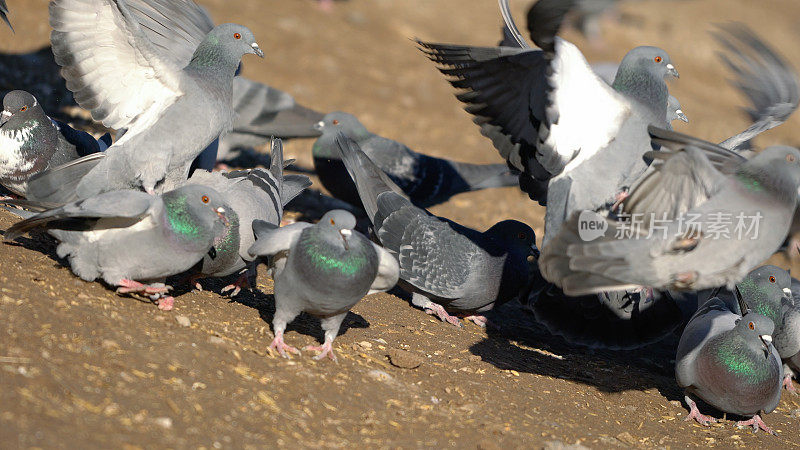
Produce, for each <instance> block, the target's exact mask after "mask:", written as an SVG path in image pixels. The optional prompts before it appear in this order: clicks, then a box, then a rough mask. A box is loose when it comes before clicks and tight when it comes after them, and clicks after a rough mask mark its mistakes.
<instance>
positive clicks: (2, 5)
mask: <svg viewBox="0 0 800 450" xmlns="http://www.w3.org/2000/svg"><path fill="white" fill-rule="evenodd" d="M0 19H3V22H5V23H6V25H8V28H11V31H14V27H12V26H11V21H10V20H8V5H6V0H0Z"/></svg>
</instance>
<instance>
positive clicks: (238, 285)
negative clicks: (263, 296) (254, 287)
mask: <svg viewBox="0 0 800 450" xmlns="http://www.w3.org/2000/svg"><path fill="white" fill-rule="evenodd" d="M250 287H251V285H250V271H249V270H248V269H245V270H244V272H242V274H241V275H239V278H237V279H236V281H234V282H233V284H229V285H227V286H225V287H224V288H222V291H221V292H222V293H223V294H224V293H226V292H228V291H231V290H232V291H233V292H231V297H236V295H237V294H239V292H241V290H242V289H243V288H244V289H250Z"/></svg>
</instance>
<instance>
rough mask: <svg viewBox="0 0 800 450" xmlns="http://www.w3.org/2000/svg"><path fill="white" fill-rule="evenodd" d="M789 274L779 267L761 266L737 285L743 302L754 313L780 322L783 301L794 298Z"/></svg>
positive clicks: (776, 322)
mask: <svg viewBox="0 0 800 450" xmlns="http://www.w3.org/2000/svg"><path fill="white" fill-rule="evenodd" d="M791 285H792V278H791V276H790V275H789V272H787V271H785V270H783V269H781V268H780V267H777V266H761V267H759V268H757V269H755V270H753V271H752V272H750V273H749V274H747V276H746V277H745V278H744V279H743V280H742V281H740V282H739V283H737V284H736V289H737V290H738V293H739V295H741V297H742V300H744V302H745V303H746V304H747V306H748V307H749V308H750V310H751V311H752V312H754V313H757V314H760V315H762V316H765V317H768V318H770V319H771V320H772V321H773V322H774V323H775V324H776V325H777V324H778V323H779V322H780V321H779V319H780V316H781V300H782V299H783V298H784V297H786V298H790V297H791V296H792V290H791Z"/></svg>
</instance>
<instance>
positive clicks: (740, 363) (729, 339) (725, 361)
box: [708, 329, 772, 384]
mask: <svg viewBox="0 0 800 450" xmlns="http://www.w3.org/2000/svg"><path fill="white" fill-rule="evenodd" d="M708 348H709V350H711V352H712V353H713V355H714V358H715V359H716V361H717V362H718V363H719V364H720V365H721V367H722V368H724V370H725V371H726V372H727V373H729V374H733V375H735V376H736V377H737V378H740V379H743V380H746V381H747V383H749V384H758V383H762V382H765V381H768V380H770V378H771V377H772V373H771V371H770V367H769V364H768V362H769V361H768V360H769V358H770V357H771V352H770V351H769V348H767V349H766V350H765V348H764V344H763V343H762V342H761V340H760V339H758V338H755V337H754V338H752V339H751V338H749V337H748V336H745V335H743V334H742V333H741V332H740V331H739V330H737V329H733V330H730V331H728V332H725V333H723V334H721V335H719V336H718V337H716V338H715V339H713V340H712V341H711V342H709V346H708Z"/></svg>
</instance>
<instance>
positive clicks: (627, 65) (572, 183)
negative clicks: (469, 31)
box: [417, 0, 678, 245]
mask: <svg viewBox="0 0 800 450" xmlns="http://www.w3.org/2000/svg"><path fill="white" fill-rule="evenodd" d="M500 2H501V6H503V5H504V4H505V5H506V6H507V0H500ZM573 3H574V0H573V1H562V0H540V1H539V2H537V3H535V4H534V5H533V6H532V8H531V9H530V11H529V13H528V30H529V31H530V33H531V37H532V39H533V42H534V43H536V44H537V45H538V46H539V47H540V48H541V50H534V49H531V48H529V46H528V44H527V43H526V42H525V41H524V38H522V36H521V34H520V33H519V31H518V30H517V27H516V25H515V24H514V23H513V21H512V19H511V16H510V14H508V13H507V8H506V10H503V9H502V8H501V11H502V12H503V15H504V19H505V21H506V25H507V27H508V29H509V30H511V32H512V33H513V35H514V36H515V38H516V39H517V41H518V44H519V47H514V48H512V47H470V46H461V45H449V44H434V43H429V42H422V41H419V40H418V41H417V43H418V45H419V47H420V49H421V50H422V51H423V52H424V53H425V54H426V55H427V57H428V58H429V59H431V60H432V61H434V62H435V63H436V64H437V66H438V68H439V70H440V71H441V72H442V73H443V74H444V75H446V76H447V77H448V78H449V81H450V84H452V85H453V87H455V88H457V89H460V90H462V92H461V93H459V94H458V95H457V98H458V99H459V100H460V101H462V102H463V103H465V104H466V105H467V106H466V110H467V112H469V113H470V114H472V115H473V116H475V118H474V121H475V122H476V123H477V124H478V125H480V126H481V130H482V133H483V134H484V135H486V136H487V137H489V138H491V139H492V141H493V143H494V145H495V147H496V148H497V149H498V150H499V152H500V154H501V156H503V157H504V158H505V159H506V160H507V161H508V163H509V164H510V166H511V167H513V168H515V169H517V170H519V171H520V172H521V173H520V181H519V182H520V187H521V188H522V189H523V190H524V191H525V192H527V193H528V195H529V196H530V197H531V198H532V199H533V200H536V201H539V203H541V204H543V205H545V204H546V206H547V212H546V216H545V236H544V240H543V242H544V245H547V242H548V241H549V240H550V238H551V237H552V236H555V235H556V234H557V232H558V230H559V228H560V227H561V224H562V223H563V221H564V220H566V219H567V218H568V217H569V216H570V215H571V213H572V212H573V211H580V210H583V209H591V210H594V209H598V208H600V207H603V206H604V205H607V204H609V203H613V202H614V201H615V199H617V198H618V195H620V194H621V193H622V192H623V191H624V189H625V188H626V187H628V186H630V185H631V184H632V183H633V181H634V180H636V179H637V178H638V177H639V176H640V175H641V174H642V173H643V172H644V171H645V169H646V168H647V164H646V162H645V160H644V159H643V158H642V156H643V155H644V153H645V152H647V151H649V150H651V149H652V148H651V142H650V139H649V137H648V135H647V126H648V125H651V124H652V125H657V126H659V127H661V128H664V127H665V126H666V115H665V111H666V108H667V98H668V95H669V92H668V88H667V85H666V81H665V79H666V78H671V77H677V76H678V71H677V70H676V68H675V66H674V65H673V64H672V61H671V59H670V56H669V54H667V52H666V51H665V50H663V49H660V48H657V47H647V46H645V47H637V48H635V49H633V50H631V51H630V52H628V54H627V55H625V57H624V58H623V60H622V62H621V63H620V69H619V70H618V71H617V75H616V78H615V80H614V83H613V85H612V86H609V85H607V84H606V83H605V82H603V81H602V80H601V79H600V78H599V77H598V76H597V75H596V74H595V73H594V72H593V71H592V69H591V67H590V66H589V65H588V63H587V62H586V59H585V58H584V56H583V55H582V54H581V52H580V51H579V50H578V48H577V47H575V46H574V45H573V44H571V43H569V42H567V41H565V40H563V39H560V38H558V37H556V36H555V34H556V32H557V31H558V29H559V27H560V25H561V22H562V20H563V18H564V15H565V14H566V13H567V12H568V11H569V9H570V7H571V6H572V4H573ZM520 47H522V48H520Z"/></svg>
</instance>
